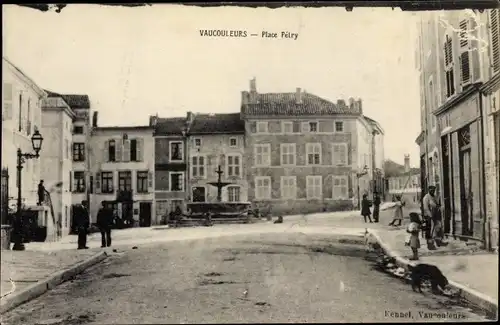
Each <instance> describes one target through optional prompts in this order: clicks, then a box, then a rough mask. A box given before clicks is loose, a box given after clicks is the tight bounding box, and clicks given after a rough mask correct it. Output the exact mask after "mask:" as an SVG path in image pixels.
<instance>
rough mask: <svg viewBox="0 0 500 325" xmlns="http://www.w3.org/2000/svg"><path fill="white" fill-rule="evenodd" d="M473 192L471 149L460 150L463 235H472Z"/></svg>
mask: <svg viewBox="0 0 500 325" xmlns="http://www.w3.org/2000/svg"><path fill="white" fill-rule="evenodd" d="M471 196H472V193H471V166H470V149H466V150H462V151H461V152H460V201H461V202H460V203H461V208H462V209H461V210H462V235H464V236H472V230H473V229H472V227H473V224H474V223H473V222H472V197H471Z"/></svg>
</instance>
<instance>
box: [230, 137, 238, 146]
mask: <svg viewBox="0 0 500 325" xmlns="http://www.w3.org/2000/svg"><path fill="white" fill-rule="evenodd" d="M229 146H230V147H236V146H238V139H236V138H229Z"/></svg>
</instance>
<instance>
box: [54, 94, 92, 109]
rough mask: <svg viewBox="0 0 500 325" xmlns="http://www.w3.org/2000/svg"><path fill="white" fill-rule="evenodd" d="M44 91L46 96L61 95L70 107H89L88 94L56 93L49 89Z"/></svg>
mask: <svg viewBox="0 0 500 325" xmlns="http://www.w3.org/2000/svg"><path fill="white" fill-rule="evenodd" d="M45 92H46V93H47V95H48V97H61V98H62V99H64V101H65V102H66V103H67V104H68V105H69V107H71V108H72V109H74V108H90V99H89V96H88V95H76V94H58V93H55V92H53V91H49V90H45Z"/></svg>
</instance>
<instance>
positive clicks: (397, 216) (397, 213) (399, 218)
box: [389, 195, 405, 227]
mask: <svg viewBox="0 0 500 325" xmlns="http://www.w3.org/2000/svg"><path fill="white" fill-rule="evenodd" d="M404 205H405V203H404V201H403V200H402V199H401V196H399V195H398V196H396V199H395V205H394V218H393V219H392V221H391V223H389V226H396V227H397V226H401V224H402V223H403V206H404ZM396 222H397V223H398V224H396Z"/></svg>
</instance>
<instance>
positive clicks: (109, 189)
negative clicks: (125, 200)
mask: <svg viewBox="0 0 500 325" xmlns="http://www.w3.org/2000/svg"><path fill="white" fill-rule="evenodd" d="M101 184H102V185H101V192H102V193H113V191H114V189H113V187H114V186H113V172H101Z"/></svg>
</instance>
